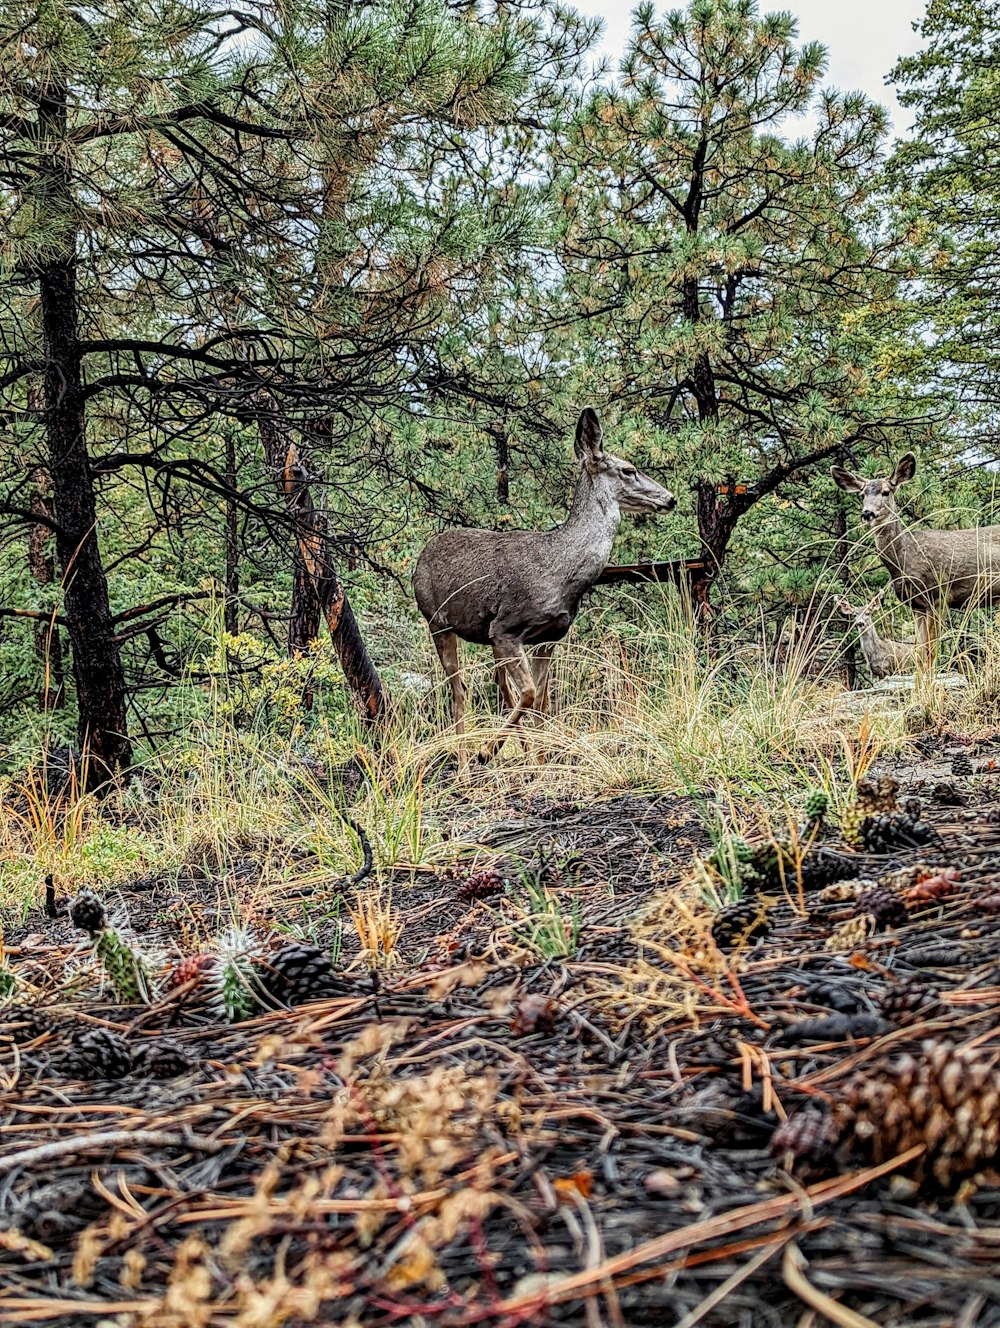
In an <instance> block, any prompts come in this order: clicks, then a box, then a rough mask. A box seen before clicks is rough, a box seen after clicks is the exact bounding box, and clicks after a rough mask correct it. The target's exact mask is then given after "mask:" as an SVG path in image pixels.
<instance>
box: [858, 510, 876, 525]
mask: <svg viewBox="0 0 1000 1328" xmlns="http://www.w3.org/2000/svg"><path fill="white" fill-rule="evenodd" d="M861 520H862V521H863V522H864V523H865V525H867V524H868V522H869V521H874V520H875V513H874V512H869V511H867V509H865V510H862V513H861Z"/></svg>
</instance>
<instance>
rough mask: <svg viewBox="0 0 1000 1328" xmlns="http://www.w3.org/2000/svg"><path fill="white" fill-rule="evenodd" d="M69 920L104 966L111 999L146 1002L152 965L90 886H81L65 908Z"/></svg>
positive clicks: (122, 1002)
mask: <svg viewBox="0 0 1000 1328" xmlns="http://www.w3.org/2000/svg"><path fill="white" fill-rule="evenodd" d="M69 916H70V921H71V922H72V923H73V925H74V926H76V927H79V928H80V930H81V931H85V932H87V933H88V935H89V936H90V939H91V941H92V942H93V946H94V955H95V956H96V958H97V960H98V962H99V963H100V965H101V967H102V968H103V969H104V974H105V977H106V978H107V980H108V982H109V984H110V986H111V990H112V991H113V992H114V994H115V999H116V1000H117V1001H119V1002H120V1003H121V1004H122V1005H136V1004H138V1003H139V1002H140V1001H141V1002H145V1003H146V1004H148V1003H149V1000H150V997H151V992H152V972H151V970H152V966H151V964H150V962H149V960H148V959H147V958H146V956H145V955H144V954H143V953H142V952H141V950H140V949H139V948H138V946H137V945H135V943H134V942H133V941H131V940H130V939H129V938H128V937H127V936H126V935H125V934H124V933H123V932H122V930H121V929H120V928H118V927H113V926H112V925H111V924H110V922H109V921H108V915H107V910H106V909H105V907H104V901H103V900H102V899H101V898H100V897H99V896H98V895H96V894H95V893H94V891H93V890H81V891H80V893H79V894H78V895H77V896H76V898H75V899H74V900H73V902H72V904H71V905H70V909H69Z"/></svg>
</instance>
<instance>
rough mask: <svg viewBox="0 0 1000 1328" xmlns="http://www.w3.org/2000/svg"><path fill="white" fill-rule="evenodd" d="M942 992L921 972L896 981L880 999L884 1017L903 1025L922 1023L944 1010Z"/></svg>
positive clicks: (880, 1007)
mask: <svg viewBox="0 0 1000 1328" xmlns="http://www.w3.org/2000/svg"><path fill="white" fill-rule="evenodd" d="M939 995H940V992H939V991H938V988H937V987H936V986H934V984H933V983H931V982H928V981H927V980H926V978H923V977H921V976H920V974H919V973H917V974H914V975H913V976H912V977H908V978H902V979H901V980H900V981H899V982H894V983H893V984H892V986H891V987H888V988H887V989H886V990H885V991H884V992H883V993H882V998H881V1000H880V1001H879V1009H880V1010H881V1012H882V1018H883V1019H888V1020H889V1022H890V1023H893V1024H898V1025H900V1026H901V1027H903V1026H905V1025H907V1024H916V1023H920V1022H921V1021H922V1020H924V1019H933V1018H935V1016H936V1015H937V1014H939V1013H940V1012H941V1010H942V1008H943V1007H942V1005H941V1002H940V1000H939V999H938V997H939Z"/></svg>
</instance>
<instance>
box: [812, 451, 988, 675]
mask: <svg viewBox="0 0 1000 1328" xmlns="http://www.w3.org/2000/svg"><path fill="white" fill-rule="evenodd" d="M916 469H917V462H916V458H915V457H914V455H913V453H912V452H907V453H906V455H905V456H903V457H900V459H899V461H898V462H897V463H896V468H895V470H894V471H893V472H892V474H891V475H889V476H885V477H882V478H879V479H874V480H866V479H864V478H862V476H860V475H852V474H851V472H850V471H849V470H845V469H844V468H843V466H834V467H833V468H832V471H831V474H832V475H833V478H834V480H835V481H836V482H837V484H839V485H840V487H841V488H842V489H846V490H848V492H850V493H857V494H860V496H861V520H862V522H863V523H864V524H865V525H866V526H870V527H871V528H872V530H874V532H875V547H876V549H877V550H878V554H879V557H880V558H881V559H882V563H883V565H884V566H885V568H886V569H887V571H888V572H889V575H890V576H891V577H892V586H893V589H894V590H895V592H896V595H897V596H898V598H899V599H900V600H901V601H902V603H903V604H907V605H909V607H910V608H911V609H912V610H913V613H914V615H915V617H916V623H917V645H916V652H917V654H916V667H917V671H918V673H920V674H921V675H922V676H925V677H926V676H930V677H933V674H934V660H935V656H936V654H937V638H938V635H939V633H940V630H941V620H942V618H943V616H944V614H945V612H946V611H947V610H948V609H960V608H962V607H963V606H964V605H970V606H971V605H976V604H993V603H996V602H997V601H998V600H1000V526H974V527H972V528H971V529H969V530H909V529H907V528H906V527H905V526H904V525H903V523H902V521H901V520H900V516H899V512H898V511H897V509H896V490H897V489H898V488H899V486H900V485H901V484H905V483H906V481H907V480H911V479H912V478H913V476H914V474H915V473H916Z"/></svg>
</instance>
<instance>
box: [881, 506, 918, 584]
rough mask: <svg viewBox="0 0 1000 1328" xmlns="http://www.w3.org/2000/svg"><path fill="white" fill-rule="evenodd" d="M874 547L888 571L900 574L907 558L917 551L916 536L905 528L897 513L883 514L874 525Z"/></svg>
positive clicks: (903, 570)
mask: <svg viewBox="0 0 1000 1328" xmlns="http://www.w3.org/2000/svg"><path fill="white" fill-rule="evenodd" d="M875 547H876V549H877V550H878V556H879V557H880V558H881V559H882V562H883V563H884V564H885V566H886V567H887V568H888V569H889V571H890V572H895V573H897V574H902V573H903V572H905V570H906V563H907V560H908V559H910V558H911V557H912V556H913V555H914V554H915V553H916V552H917V540H916V536H915V535H914V534H913V533H912V532H911V531H909V530H907V529H906V528H905V527H904V525H903V523H902V521H900V519H899V513H898V512H893V513H892V514H891V516H885V517H883V519H882V520H881V521H880V522H879V523H878V525H877V526H876V527H875Z"/></svg>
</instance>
